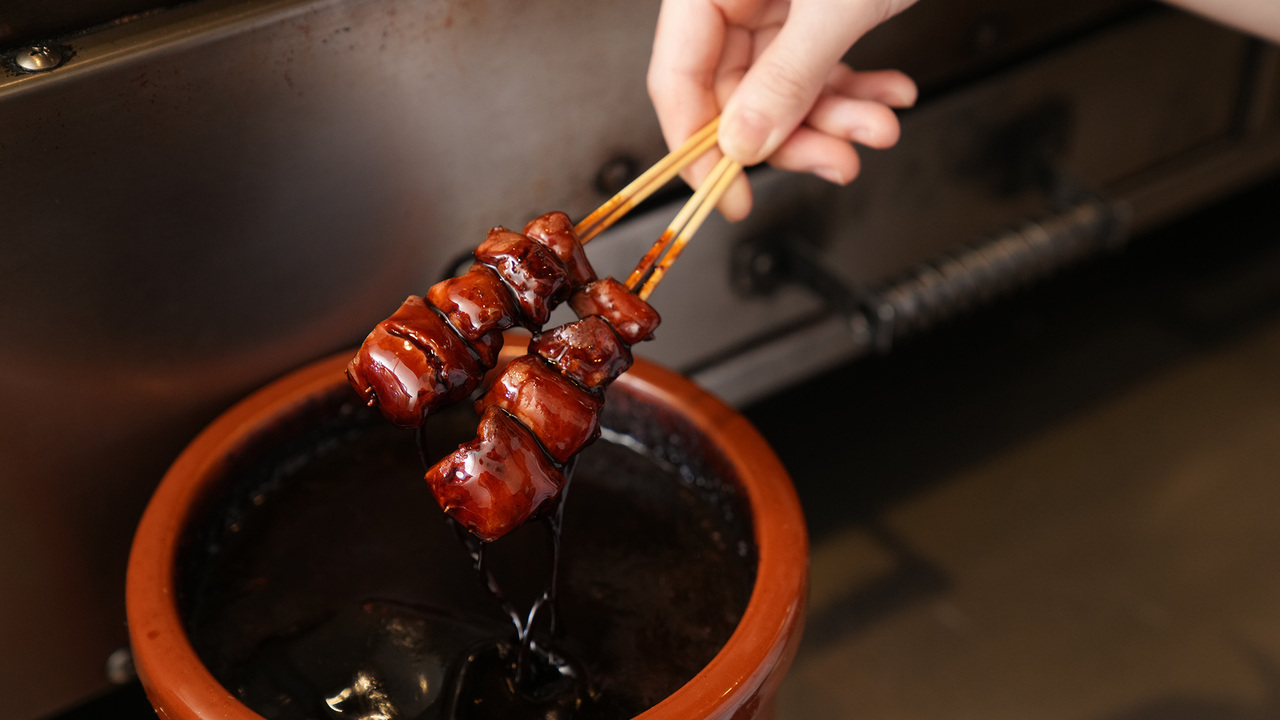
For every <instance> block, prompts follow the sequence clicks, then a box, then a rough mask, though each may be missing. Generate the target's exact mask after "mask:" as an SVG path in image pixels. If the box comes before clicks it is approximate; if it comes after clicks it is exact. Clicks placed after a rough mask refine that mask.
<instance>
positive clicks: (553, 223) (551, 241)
mask: <svg viewBox="0 0 1280 720" xmlns="http://www.w3.org/2000/svg"><path fill="white" fill-rule="evenodd" d="M524 234H525V235H527V236H528V237H529V239H531V240H534V241H536V242H538V243H541V244H542V245H544V246H546V247H547V249H549V250H551V252H553V253H555V256H556V257H557V258H560V262H561V263H562V264H563V265H564V269H565V271H566V272H568V273H569V286H570V287H571V288H573V289H575V290H576V289H578V288H580V287H582V286H583V285H586V284H587V283H589V282H591V281H592V280H595V279H596V272H595V270H592V269H591V263H590V262H587V254H586V253H585V252H583V250H582V242H581V241H580V240H579V239H578V235H577V233H575V232H574V231H573V221H572V220H570V219H569V216H568V215H565V214H564V213H562V212H549V213H547V214H545V215H540V216H538V217H536V218H534V219H532V220H530V221H529V224H528V225H525V226H524Z"/></svg>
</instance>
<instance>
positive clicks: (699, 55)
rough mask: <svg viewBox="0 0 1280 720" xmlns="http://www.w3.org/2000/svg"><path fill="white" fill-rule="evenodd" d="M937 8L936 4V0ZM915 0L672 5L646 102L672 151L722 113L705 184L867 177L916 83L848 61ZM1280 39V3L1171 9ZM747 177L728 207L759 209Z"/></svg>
mask: <svg viewBox="0 0 1280 720" xmlns="http://www.w3.org/2000/svg"><path fill="white" fill-rule="evenodd" d="M935 1H937V0H935ZM914 2H915V0H790V2H788V1H787V0H663V3H662V9H661V12H660V13H659V16H658V27H657V32H656V33H655V36H654V43H653V55H652V58H651V59H650V63H649V76H648V85H649V96H650V97H651V98H652V100H653V105H654V109H655V110H656V111H657V114H658V121H659V123H660V124H661V126H662V132H663V136H664V137H665V138H666V141H667V144H668V145H669V146H671V147H677V146H678V145H679V144H680V143H681V142H683V141H684V140H685V139H686V138H688V137H689V136H690V135H692V134H693V133H694V132H695V131H696V130H697V129H698V128H700V127H702V126H703V125H704V124H705V123H707V122H708V121H709V120H711V119H712V118H714V117H715V116H716V115H717V114H719V115H720V116H721V121H720V140H719V148H718V150H717V151H713V152H711V153H709V154H708V155H707V156H706V157H704V158H702V159H701V160H700V161H698V162H697V163H695V164H694V165H692V166H691V167H690V168H689V169H687V170H686V171H685V172H684V177H685V180H686V181H688V182H689V183H690V184H691V185H697V184H698V182H699V181H701V180H702V178H704V177H705V176H706V175H707V173H708V171H709V170H710V169H711V166H712V165H714V164H715V162H716V160H718V159H719V158H720V156H721V154H724V155H728V156H729V157H731V158H733V159H734V160H737V161H738V162H740V163H742V164H743V165H746V166H751V165H756V164H758V163H761V162H768V163H769V164H770V165H773V166H775V167H778V168H781V169H784V170H792V171H796V172H804V173H812V174H814V175H816V176H818V177H820V178H823V179H824V180H828V181H830V182H834V183H837V184H840V185H844V184H846V183H848V182H850V181H852V180H853V179H854V178H855V177H857V175H858V171H859V169H860V162H859V159H858V153H857V149H856V148H855V145H862V146H865V147H870V148H879V149H882V148H888V147H892V146H893V145H894V144H895V143H897V141H898V135H899V132H900V128H899V125H898V118H897V115H896V114H895V113H894V110H897V109H902V108H907V107H911V106H912V105H913V104H914V103H915V101H916V86H915V83H914V82H912V80H911V79H910V78H908V77H907V76H906V75H904V74H902V73H900V72H898V71H896V70H877V71H855V70H853V69H851V68H849V67H848V66H847V65H844V64H843V63H842V62H841V58H842V57H843V56H844V54H845V53H846V52H848V50H849V48H851V47H853V44H854V43H855V42H857V41H858V39H859V38H861V37H862V36H863V35H864V34H866V33H867V31H869V30H871V28H874V27H875V26H876V25H879V24H880V23H882V22H884V21H885V20H888V19H889V18H891V17H893V16H894V15H896V14H898V13H899V12H901V11H902V10H905V9H906V8H907V7H909V6H910V5H912V4H914ZM1170 2H1171V3H1173V4H1176V5H1179V6H1182V7H1184V8H1186V9H1188V10H1191V11H1192V12H1197V13H1200V14H1203V15H1205V16H1206V17H1209V18H1212V19H1215V20H1218V21H1219V22H1222V23H1224V24H1227V25H1230V26H1232V27H1235V28H1237V29H1241V30H1244V31H1246V32H1252V33H1255V34H1257V35H1259V36H1262V37H1265V38H1269V39H1271V40H1273V41H1277V42H1280V0H1170ZM751 203H752V198H751V190H750V187H749V185H748V183H747V180H746V178H745V177H740V178H739V179H738V180H737V181H736V182H735V183H734V185H733V187H732V188H731V189H730V190H729V192H728V193H727V194H726V195H725V196H724V198H723V199H722V200H721V201H720V205H719V208H720V211H721V213H723V214H724V216H725V217H727V218H728V219H730V220H739V219H741V218H744V217H746V216H747V214H748V213H749V212H750V211H751Z"/></svg>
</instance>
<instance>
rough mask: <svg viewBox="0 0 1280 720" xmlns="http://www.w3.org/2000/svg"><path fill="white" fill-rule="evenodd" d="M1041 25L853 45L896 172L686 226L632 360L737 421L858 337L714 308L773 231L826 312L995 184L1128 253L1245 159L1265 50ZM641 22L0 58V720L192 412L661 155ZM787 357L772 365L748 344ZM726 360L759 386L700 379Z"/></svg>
mask: <svg viewBox="0 0 1280 720" xmlns="http://www.w3.org/2000/svg"><path fill="white" fill-rule="evenodd" d="M1055 5H1056V6H1060V7H1057V8H1056V9H1042V8H1041V6H1036V8H1034V9H1033V8H1032V7H1031V6H1030V5H1027V4H1025V3H1012V2H1009V3H999V4H997V5H992V6H991V7H993V8H997V9H999V8H1003V9H1002V10H1000V11H999V12H997V13H996V14H995V15H992V16H987V15H984V12H983V10H982V9H981V8H979V7H978V6H979V4H978V3H963V4H956V3H952V4H947V3H921V4H920V5H919V6H918V8H920V9H919V10H917V9H915V8H913V9H912V10H911V11H910V14H909V15H910V16H909V17H908V16H904V18H901V19H900V21H898V22H895V23H894V24H892V25H889V26H886V28H884V29H883V30H882V31H877V33H878V34H876V35H873V36H871V37H869V38H868V39H867V42H866V43H865V44H862V45H860V46H859V50H858V51H857V52H856V53H855V60H857V61H858V62H859V63H860V64H861V65H863V66H869V65H876V66H888V65H898V64H904V65H906V66H907V67H908V68H909V69H913V70H915V71H916V72H918V73H919V74H921V75H922V77H923V78H924V79H925V80H926V85H927V87H930V88H934V91H933V92H932V93H931V94H929V95H927V96H926V97H925V99H924V102H922V104H921V106H920V107H918V108H916V109H914V110H912V111H910V112H909V113H907V114H906V115H905V116H904V121H903V124H904V134H903V143H902V145H901V146H900V147H899V148H897V149H895V150H893V151H890V152H884V153H879V152H871V151H868V152H864V153H863V159H864V171H863V175H864V179H863V180H862V181H860V182H858V183H855V184H854V185H853V186H851V187H849V188H843V189H838V188H833V187H831V186H828V185H825V184H823V183H821V182H819V181H816V180H814V179H812V178H802V177H797V176H790V175H785V174H782V173H777V172H770V171H768V170H765V171H762V172H759V173H756V174H755V175H754V176H753V178H754V180H753V182H754V183H755V185H756V187H757V190H758V198H759V201H758V204H757V212H756V213H755V214H754V215H753V217H752V218H751V219H750V220H749V221H748V222H746V223H743V224H739V225H729V224H726V223H724V222H721V221H719V219H718V218H717V219H713V220H711V221H709V222H708V223H707V225H706V226H704V228H703V229H702V230H701V231H700V232H699V235H698V242H697V243H694V244H693V245H692V246H691V247H690V248H689V250H688V251H687V252H686V253H685V255H684V257H683V259H682V260H681V262H680V263H679V264H678V265H677V266H676V267H675V268H674V269H673V270H672V272H671V273H670V274H669V275H668V276H667V278H666V279H665V280H664V281H663V284H662V285H661V286H660V287H659V289H658V290H657V292H655V294H654V296H653V298H652V300H653V302H654V303H655V305H656V306H657V307H658V309H659V311H660V312H661V313H662V314H663V316H664V323H663V326H662V328H661V330H660V331H659V339H658V340H657V341H656V342H654V343H652V344H650V345H649V346H648V347H646V348H645V349H644V352H645V353H646V354H649V355H651V356H655V357H657V358H658V359H659V360H661V361H663V362H666V363H668V364H671V365H674V366H676V367H681V368H702V369H703V371H704V373H703V375H702V376H703V377H704V378H707V379H708V382H712V383H713V387H714V383H716V382H720V383H723V386H722V387H721V389H724V390H725V391H726V392H732V391H733V389H734V388H741V387H743V386H742V385H741V383H744V382H746V381H745V380H744V377H746V375H747V374H750V375H751V377H750V384H751V387H752V388H753V389H752V392H753V393H755V396H758V395H759V394H761V393H766V392H770V391H772V390H775V389H777V388H779V387H783V386H785V385H786V384H788V383H791V382H794V381H796V380H798V379H800V378H802V377H803V376H805V375H807V374H809V373H812V372H817V371H818V370H820V369H822V368H825V367H829V366H831V365H832V364H834V363H837V362H839V361H841V360H842V359H844V358H847V357H849V356H851V355H853V354H856V353H859V352H862V348H864V347H865V343H866V341H867V340H868V338H869V337H870V333H871V331H872V328H871V326H870V324H868V323H866V322H865V319H862V320H859V319H858V318H857V317H856V316H852V315H841V316H840V317H839V318H838V319H837V324H836V325H831V324H829V322H828V320H827V319H826V318H829V317H830V315H829V313H830V310H829V308H828V307H827V306H828V304H829V302H830V300H831V297H830V296H824V295H822V294H820V293H815V292H812V291H811V290H810V289H807V288H806V287H804V286H801V285H797V284H783V285H781V286H779V287H777V288H776V289H775V290H774V291H773V292H772V293H771V294H767V295H764V294H759V295H744V294H743V293H742V292H741V291H740V289H738V288H735V286H734V262H735V260H734V259H735V252H736V251H737V249H738V248H739V247H741V245H742V243H744V242H748V241H750V240H751V239H752V238H759V237H768V236H771V235H775V234H778V233H783V232H785V233H799V235H800V236H801V237H802V238H803V241H804V242H805V243H808V245H809V246H811V247H812V248H813V250H814V257H815V258H816V261H817V262H820V263H822V264H823V265H825V266H827V267H828V268H829V269H830V270H831V275H832V277H834V278H837V279H839V281H840V282H842V283H843V284H844V286H846V287H848V288H850V289H851V290H852V291H857V292H862V291H865V290H866V289H868V288H877V287H883V286H885V284H886V283H888V282H890V281H891V280H892V278H894V277H895V276H897V275H898V274H900V273H902V272H904V271H907V270H908V269H909V268H911V267H913V266H917V265H919V264H921V263H929V262H932V261H934V260H935V259H936V258H937V257H938V256H940V255H941V254H943V253H946V252H948V251H951V250H953V249H955V248H957V247H961V246H964V245H965V244H967V243H972V242H974V241H975V240H976V239H978V238H981V237H983V236H985V235H987V234H989V233H991V232H993V231H994V230H996V229H998V228H1003V227H1009V226H1011V225H1013V224H1015V223H1017V222H1019V221H1021V220H1024V219H1026V218H1033V217H1040V216H1043V215H1045V214H1047V213H1052V212H1054V211H1055V210H1060V209H1061V204H1060V202H1059V201H1060V198H1055V197H1053V196H1052V192H1046V191H1045V188H1043V187H1038V186H1034V185H1027V184H1025V183H1023V184H1019V182H1020V178H1022V177H1023V175H1024V174H1025V172H1024V171H1025V169H1026V167H1025V166H1026V165H1027V163H1028V162H1033V163H1043V162H1052V165H1053V167H1055V168H1057V171H1058V172H1060V173H1061V174H1062V175H1063V176H1068V177H1070V178H1071V179H1072V181H1073V182H1075V183H1076V184H1077V185H1078V186H1080V187H1085V188H1088V189H1090V190H1093V191H1094V192H1096V193H1097V194H1098V195H1099V196H1100V197H1102V198H1104V199H1107V200H1108V201H1112V202H1126V203H1130V204H1131V205H1132V208H1133V212H1134V215H1133V217H1134V218H1135V223H1150V222H1156V221H1158V220H1159V219H1161V218H1166V217H1170V216H1171V215H1173V214H1176V213H1180V212H1184V211H1186V210H1188V209H1190V207H1191V206H1192V205H1194V204H1195V203H1199V202H1203V201H1204V199H1205V198H1208V197H1212V196H1213V195H1214V194H1216V193H1221V192H1225V191H1226V190H1227V189H1229V188H1231V187H1234V186H1236V185H1238V184H1239V183H1242V182H1247V181H1248V179H1249V178H1251V177H1258V176H1259V175H1260V174H1264V173H1266V172H1267V171H1268V168H1271V167H1274V166H1275V164H1276V163H1280V157H1277V156H1276V155H1274V154H1271V153H1272V151H1271V150H1267V151H1265V152H1261V151H1259V148H1274V147H1275V138H1276V134H1275V133H1276V128H1277V123H1278V121H1280V117H1278V112H1277V105H1278V104H1277V102H1276V101H1275V98H1276V96H1277V94H1278V93H1280V80H1278V78H1277V73H1276V69H1275V64H1276V61H1275V56H1274V52H1273V50H1272V49H1270V48H1266V47H1262V46H1258V45H1255V44H1252V43H1250V42H1249V41H1248V40H1247V39H1245V38H1243V37H1241V36H1239V35H1236V34H1233V33H1230V32H1226V31H1224V30H1221V29H1218V28H1215V27H1213V26H1210V25H1208V24H1206V23H1204V22H1201V21H1197V20H1193V19H1190V18H1188V17H1185V16H1182V15H1179V14H1176V13H1173V12H1159V11H1154V10H1153V11H1138V12H1136V13H1135V12H1129V11H1128V10H1127V8H1129V7H1130V6H1132V3H1128V2H1105V1H1103V0H1099V1H1098V2H1089V3H1071V2H1061V3H1055ZM930 6H932V7H934V8H937V9H936V10H929V9H928V8H929V7H930ZM98 7H99V8H105V7H110V8H115V9H121V8H123V7H124V4H123V3H121V4H108V3H105V2H104V3H102V4H99V5H98ZM24 10H25V11H26V13H27V15H26V17H28V18H30V17H32V13H31V10H30V6H29V5H24ZM656 11H657V0H646V1H645V2H639V3H632V2H623V1H622V0H606V1H604V2H596V3H592V4H590V5H589V6H583V5H581V4H578V3H568V2H555V1H552V2H542V3H525V2H520V1H519V0H449V1H441V2H430V3H424V2H421V1H419V0H261V1H258V2H248V1H245V0H201V1H198V2H191V3H184V4H181V5H178V6H175V7H169V8H163V9H158V10H153V11H148V12H144V13H141V14H139V15H136V16H127V17H125V18H118V19H119V21H118V22H108V23H106V24H103V25H99V26H97V27H94V28H78V29H75V30H83V32H77V31H74V30H73V29H72V28H69V27H64V28H63V29H59V30H57V31H56V32H57V33H58V35H57V37H56V38H51V37H31V36H28V34H26V33H25V31H17V35H14V34H13V32H15V31H13V30H12V26H9V29H8V31H9V32H10V33H11V34H10V35H9V37H10V38H11V39H12V41H13V44H14V46H16V45H18V40H22V41H23V42H26V43H34V42H41V41H49V42H50V43H51V44H52V45H55V46H57V47H59V48H60V49H64V50H65V51H66V53H67V59H66V60H65V62H64V63H63V64H61V65H60V66H58V67H57V68H55V69H53V70H51V71H48V72H41V73H28V72H23V71H21V70H19V69H18V68H17V67H16V66H12V65H10V64H8V61H9V60H11V59H13V58H14V57H15V56H14V55H13V50H14V49H16V48H10V49H9V50H5V51H4V52H0V56H3V58H4V60H5V62H3V63H0V128H3V132H2V133H0V178H2V179H3V184H4V187H5V188H6V191H5V192H4V193H0V217H3V218H4V219H5V220H4V233H3V234H2V235H0V338H3V340H2V341H0V407H3V408H5V413H4V414H3V416H0V462H3V467H4V468H5V470H4V474H3V477H0V576H3V577H5V578H6V591H4V592H0V645H3V646H4V647H6V648H10V649H12V648H17V649H18V650H16V651H13V650H11V651H10V652H7V653H5V655H3V656H0V697H5V698H6V712H8V713H9V714H10V715H11V716H14V717H18V718H29V717H33V716H36V715H38V714H41V713H45V712H48V711H51V710H53V709H55V708H57V707H59V706H63V705H67V704H70V703H72V702H74V701H75V700H76V699H77V698H79V697H82V696H84V695H85V694H87V693H90V692H92V691H93V690H95V689H96V688H99V687H101V686H102V685H103V684H104V682H105V681H104V677H103V673H104V671H103V667H104V663H105V661H106V658H107V657H108V655H109V654H110V653H111V652H112V651H113V650H115V649H116V648H118V647H120V646H121V645H122V644H123V642H124V637H125V633H124V629H123V626H122V623H123V621H122V618H123V610H122V598H121V594H122V580H123V569H124V560H125V557H126V553H127V549H128V542H129V538H130V536H131V533H132V528H133V525H134V523H135V521H136V519H137V517H138V515H139V514H140V512H141V508H142V506H143V504H144V503H145V500H146V498H147V496H148V495H149V493H150V491H151V488H152V487H153V486H154V484H155V483H156V482H157V481H158V479H159V477H160V475H161V473H162V472H163V470H164V468H165V466H166V465H167V464H168V462H169V461H170V460H171V459H172V458H173V456H174V455H175V454H176V453H177V452H178V450H179V449H180V448H181V447H182V445H183V444H184V443H185V442H186V441H187V440H188V439H189V438H190V437H191V436H192V435H193V434H194V433H195V432H196V431H197V430H198V429H199V428H200V427H201V426H202V425H203V424H204V423H206V422H207V421H208V420H209V419H210V418H211V417H212V416H213V415H214V414H216V413H217V412H218V411H219V410H220V409H221V408H224V407H226V406H227V405H228V404H229V403H230V402H231V401H233V400H234V399H236V398H237V397H239V396H241V395H243V394H244V393H245V392H247V391H248V390H250V389H252V388H253V387H255V386H258V385H260V384H261V383H263V382H264V381H266V380H268V379H269V378H270V377H272V376H275V375H277V374H279V373H281V372H283V371H285V370H287V369H289V368H291V367H294V366H296V365H298V364H300V363H302V362H305V361H306V360H308V359H311V358H314V357H316V356H318V355H320V354H323V353H326V352H329V351H332V350H336V349H338V348H340V347H343V346H348V345H350V344H352V343H354V342H356V341H358V340H359V338H360V337H361V336H362V335H363V333H364V332H366V331H367V329H368V327H369V326H370V325H371V324H372V323H373V322H376V321H377V320H378V319H380V318H382V317H384V316H385V315H386V314H387V313H388V312H389V311H390V310H391V309H393V308H394V307H395V306H396V304H397V303H398V302H399V301H400V300H401V299H403V297H404V296H405V295H407V294H409V293H421V292H422V291H423V290H424V289H425V288H426V287H427V286H429V285H430V283H431V282H433V281H435V280H436V279H437V278H438V276H439V275H440V273H441V272H442V271H443V270H444V269H445V268H446V267H449V266H451V265H452V264H453V262H454V261H455V260H456V258H457V257H458V256H459V255H460V254H462V253H464V252H466V251H468V250H470V249H471V248H473V247H474V246H475V244H476V243H477V242H478V240H479V239H480V237H481V235H482V233H483V231H484V229H486V228H488V227H489V226H491V225H493V224H498V223H501V224H507V225H519V224H521V223H523V222H524V220H525V219H527V218H528V217H530V216H532V215H534V214H536V213H539V212H543V211H545V210H548V209H563V210H565V211H567V212H569V213H570V214H571V215H574V216H581V215H582V214H583V213H585V212H586V211H588V210H589V209H591V208H592V207H594V206H595V205H596V204H597V203H598V202H600V201H601V200H602V199H603V198H604V197H605V193H606V192H607V191H608V190H609V189H611V186H613V185H616V184H617V182H619V180H618V177H620V176H621V175H624V174H625V169H626V168H627V167H636V168H639V167H644V166H647V165H648V164H650V163H652V162H653V161H654V160H656V159H657V158H658V157H659V156H660V155H661V154H662V151H663V146H662V142H661V137H660V133H659V132H658V129H657V127H656V123H655V121H654V119H653V115H652V110H651V108H650V106H649V102H648V99H647V97H646V96H645V91H644V74H645V68H646V64H647V59H648V53H649V47H650V39H651V34H652V27H653V22H654V18H655V17H656ZM95 12H96V11H95ZM113 12H114V10H113ZM932 13H937V14H936V15H934V14H932ZM1117 13H1119V15H1117ZM68 17H76V16H74V15H72V16H68ZM83 17H86V18H87V17H88V16H87V15H85V16H83ZM1113 17H1115V18H1117V19H1116V20H1115V22H1111V23H1108V24H1105V25H1103V26H1101V27H1098V24H1099V23H1100V22H1102V21H1104V20H1107V19H1108V18H1113ZM104 19H106V18H104ZM93 22H98V21H96V20H95V21H93ZM26 27H27V28H28V29H30V28H32V27H34V26H31V25H28V26H26ZM0 30H4V28H0ZM1086 31H1087V32H1086ZM33 32H34V31H33ZM51 32H52V31H51ZM18 35H21V37H18ZM5 37H6V36H5V35H4V34H3V32H0V42H5V41H6V40H5ZM877 38H882V39H877ZM904 48H906V49H910V48H917V49H920V51H919V52H914V51H912V52H907V51H906V50H904ZM584 59H586V60H585V61H584ZM898 60H902V61H903V62H901V63H900V62H898ZM1012 61H1016V62H1012ZM1011 62H1012V64H1010V63H1011ZM913 63H914V65H913ZM978 73H981V74H978ZM1246 100H1247V101H1248V102H1246ZM1010 138H1021V139H1022V140H1021V141H1020V142H1018V143H1010V142H1009V139H1010ZM1023 141H1025V142H1023ZM1010 148H1014V149H1016V152H1011V151H1010ZM1041 152H1046V153H1047V155H1048V157H1040V156H1039V155H1038V153H1041ZM619 168H622V170H619ZM1162 183H1163V184H1164V185H1166V186H1167V187H1169V188H1172V190H1170V191H1169V192H1168V193H1167V194H1166V193H1162V192H1160V191H1159V190H1156V189H1153V188H1159V187H1160V186H1161V184H1162ZM669 202H670V206H666V205H655V206H653V207H650V208H647V209H646V211H645V212H642V213H640V215H639V216H638V217H636V218H635V219H633V220H631V221H629V222H627V223H625V224H623V225H622V226H620V227H618V228H616V229H614V230H613V231H611V232H610V233H609V235H607V236H605V238H602V239H601V240H599V241H598V242H596V243H593V244H592V246H591V248H590V254H591V257H592V258H593V262H595V264H596V265H597V267H598V268H599V269H600V270H601V271H602V272H605V273H614V274H619V273H625V272H626V270H628V269H629V267H630V266H631V264H633V263H634V262H635V259H636V257H638V256H639V255H640V254H641V253H642V252H643V250H644V249H645V248H646V247H647V246H648V244H649V243H650V242H651V241H652V240H653V238H654V237H656V236H657V234H658V232H660V230H661V228H662V227H663V226H664V225H665V223H666V222H667V221H668V220H669V219H670V217H671V216H672V214H673V213H674V210H673V209H672V207H674V206H675V205H676V204H678V202H679V200H670V199H669ZM796 329H799V330H800V331H801V332H800V333H798V334H797V335H795V336H794V337H795V338H796V340H797V342H798V343H799V344H795V345H791V346H786V345H778V344H774V345H765V344H762V343H761V340H762V339H763V338H771V337H780V336H785V335H786V334H787V333H788V332H790V331H792V330H796ZM804 333H808V334H807V335H805V334H804ZM804 342H809V343H812V344H813V345H814V347H815V348H816V349H806V348H805V345H804V344H803V343H804ZM753 352H756V355H755V356H753V355H752V353H753ZM734 357H740V358H751V357H757V358H765V361H764V363H763V365H760V364H757V365H754V366H753V365H750V364H749V363H748V364H742V363H739V364H737V365H733V364H717V363H719V362H720V361H723V360H725V359H726V358H729V359H730V360H732V359H733V358H734ZM771 363H772V366H770V364H771ZM713 376H718V377H719V378H720V379H719V380H715V381H713V380H711V378H712V377H713ZM8 588H19V589H20V590H19V591H13V590H10V589H8Z"/></svg>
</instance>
